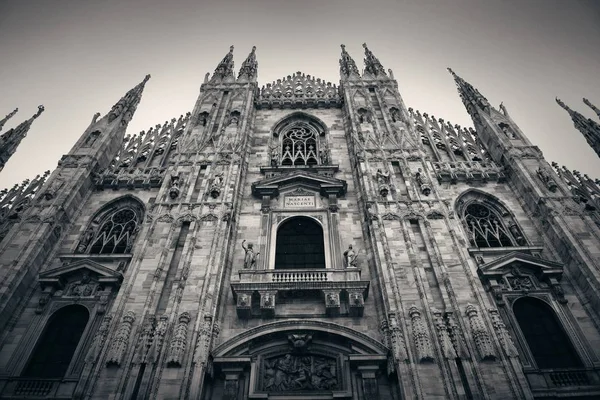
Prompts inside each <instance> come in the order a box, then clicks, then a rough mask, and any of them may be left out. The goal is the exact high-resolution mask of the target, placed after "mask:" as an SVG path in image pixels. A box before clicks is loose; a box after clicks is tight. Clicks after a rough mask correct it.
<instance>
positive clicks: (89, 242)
mask: <svg viewBox="0 0 600 400" xmlns="http://www.w3.org/2000/svg"><path fill="white" fill-rule="evenodd" d="M142 216H143V212H142V207H141V205H140V204H139V203H138V202H137V201H136V200H133V199H131V198H126V199H123V200H121V201H118V202H117V203H113V204H111V205H109V206H107V207H106V208H105V209H104V210H102V211H101V212H100V213H99V215H98V216H97V217H96V218H94V220H93V221H92V223H91V225H90V226H89V228H88V230H87V231H86V232H85V233H84V235H83V238H82V239H81V241H80V242H79V245H78V246H77V252H78V253H86V252H87V253H90V254H124V253H129V252H130V251H131V248H132V247H133V242H134V240H135V237H136V235H137V233H138V231H139V229H140V226H141V222H142Z"/></svg>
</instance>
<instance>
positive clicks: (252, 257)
mask: <svg viewBox="0 0 600 400" xmlns="http://www.w3.org/2000/svg"><path fill="white" fill-rule="evenodd" d="M253 246H254V245H253V244H252V243H248V245H246V241H245V240H243V241H242V248H243V249H244V252H245V255H244V269H254V268H256V260H257V259H258V256H259V254H260V252H259V253H254V248H253Z"/></svg>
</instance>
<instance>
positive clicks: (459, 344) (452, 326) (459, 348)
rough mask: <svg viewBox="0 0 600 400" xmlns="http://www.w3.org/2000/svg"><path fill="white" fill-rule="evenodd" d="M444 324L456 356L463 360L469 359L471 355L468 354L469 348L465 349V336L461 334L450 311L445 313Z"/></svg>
mask: <svg viewBox="0 0 600 400" xmlns="http://www.w3.org/2000/svg"><path fill="white" fill-rule="evenodd" d="M446 325H447V326H448V333H449V335H450V340H451V341H452V345H453V346H454V350H456V354H457V355H458V357H460V358H462V359H463V360H467V359H470V358H471V356H470V354H469V350H468V349H467V344H466V342H465V338H464V337H463V335H462V334H461V331H460V327H459V326H458V324H457V323H456V320H455V319H454V316H453V315H452V313H451V312H447V313H446Z"/></svg>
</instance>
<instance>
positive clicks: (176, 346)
mask: <svg viewBox="0 0 600 400" xmlns="http://www.w3.org/2000/svg"><path fill="white" fill-rule="evenodd" d="M189 323H190V314H189V313H188V312H187V311H184V312H182V313H181V314H179V318H178V320H177V326H175V329H174V331H173V338H172V339H171V344H170V346H169V357H168V358H167V366H168V367H181V364H182V363H183V356H184V354H185V350H186V348H187V334H188V325H189Z"/></svg>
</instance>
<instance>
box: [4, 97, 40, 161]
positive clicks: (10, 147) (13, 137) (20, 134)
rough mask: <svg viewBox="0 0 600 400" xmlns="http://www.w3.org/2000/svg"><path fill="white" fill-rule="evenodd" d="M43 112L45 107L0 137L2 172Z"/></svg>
mask: <svg viewBox="0 0 600 400" xmlns="http://www.w3.org/2000/svg"><path fill="white" fill-rule="evenodd" d="M42 112H44V106H38V110H37V112H36V113H35V114H34V115H33V116H32V117H31V118H29V119H28V120H27V121H24V122H21V123H20V124H19V125H17V126H16V127H15V128H12V129H10V130H8V131H6V132H5V133H4V134H3V135H2V136H0V171H1V170H2V169H3V168H4V165H5V164H6V162H7V161H8V159H9V158H10V157H11V156H12V155H13V154H14V153H15V151H17V147H18V146H19V144H20V143H21V140H23V138H24V137H25V136H27V132H29V128H30V127H31V123H32V122H33V120H35V119H36V118H37V117H39V116H40V114H41V113H42Z"/></svg>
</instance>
